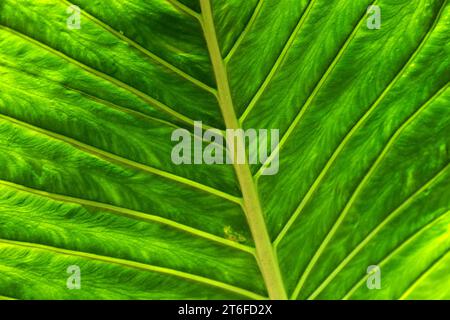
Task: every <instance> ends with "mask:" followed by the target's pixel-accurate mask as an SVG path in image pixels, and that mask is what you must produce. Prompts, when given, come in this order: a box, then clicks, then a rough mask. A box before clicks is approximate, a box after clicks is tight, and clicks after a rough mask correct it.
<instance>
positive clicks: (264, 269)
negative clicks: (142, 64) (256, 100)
mask: <svg viewBox="0 0 450 320" xmlns="http://www.w3.org/2000/svg"><path fill="white" fill-rule="evenodd" d="M200 7H201V10H202V27H203V31H204V35H205V39H206V44H207V47H208V51H209V54H210V58H211V63H212V65H213V70H214V74H215V77H216V82H217V91H218V101H219V106H220V108H221V112H222V116H223V119H224V122H225V125H226V127H227V129H233V130H238V129H242V128H241V126H240V125H239V121H238V119H237V117H236V112H235V109H234V105H233V99H232V96H231V90H230V84H229V81H228V73H227V70H226V67H225V61H224V59H223V57H222V55H221V51H220V47H219V42H218V39H217V35H216V30H215V24H214V18H213V13H212V8H211V3H210V0H200ZM239 132H240V131H239ZM237 139H239V140H240V142H241V143H235V144H234V145H237V146H239V147H240V148H241V150H233V151H234V152H235V154H234V155H233V163H234V164H233V166H234V169H235V172H236V176H237V179H238V181H239V184H240V187H241V192H242V198H243V209H244V212H245V215H246V218H247V223H248V225H249V228H250V231H251V234H252V237H253V241H254V243H255V249H256V259H257V262H258V266H259V269H260V271H261V274H262V276H263V279H264V282H265V285H266V289H267V291H268V293H269V297H270V298H271V299H276V300H282V299H283V300H284V299H287V294H286V291H285V288H284V283H283V280H282V276H281V271H280V267H279V264H278V261H277V257H276V253H275V251H274V249H273V246H272V242H271V239H270V237H269V233H268V231H267V226H266V222H265V221H264V215H263V212H262V208H261V203H260V200H259V195H258V192H257V189H256V184H255V181H254V180H253V177H252V174H251V171H250V166H249V164H248V163H247V161H246V163H245V164H237V163H236V159H237V157H236V155H237V154H238V153H241V154H245V150H244V149H243V148H244V147H243V146H244V144H243V143H242V142H243V141H244V140H243V137H242V135H240V136H239V137H238V138H237ZM235 149H237V148H235Z"/></svg>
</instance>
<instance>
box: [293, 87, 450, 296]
mask: <svg viewBox="0 0 450 320" xmlns="http://www.w3.org/2000/svg"><path fill="white" fill-rule="evenodd" d="M447 87H448V84H447V85H446V86H444V87H443V88H442V89H441V90H440V91H439V92H438V93H437V94H435V95H434V96H433V97H432V98H431V99H430V100H429V101H428V102H426V103H425V104H424V105H422V106H421V107H420V108H419V109H418V110H416V112H415V113H414V114H413V115H412V116H411V117H410V118H409V119H408V120H407V121H405V123H404V124H403V125H402V126H401V127H400V128H399V129H398V130H397V131H396V132H395V133H394V135H393V136H392V137H391V139H390V140H389V141H388V143H387V144H386V146H385V148H384V149H383V151H382V152H381V153H380V155H379V156H378V158H377V159H376V161H375V162H374V164H373V165H372V166H371V167H370V169H369V171H368V172H367V174H366V175H365V176H364V177H363V179H362V180H361V181H360V183H359V184H358V186H357V188H356V189H355V191H354V192H353V194H352V196H351V197H350V199H349V201H348V202H347V204H346V205H345V208H344V209H343V210H342V211H341V213H340V214H339V216H338V219H337V220H336V221H335V223H334V224H333V226H332V228H331V229H330V231H329V232H328V234H327V235H326V237H325V239H324V240H323V242H322V243H321V244H320V246H319V249H318V250H317V251H316V253H315V254H314V256H313V258H312V259H311V260H310V262H309V263H308V266H307V267H306V269H305V272H304V273H303V274H302V276H301V278H300V280H299V282H298V284H297V286H296V288H295V290H294V293H293V296H295V297H297V296H298V295H299V293H300V290H301V288H302V287H303V285H304V283H305V281H306V279H307V278H308V276H309V274H310V272H311V271H312V269H313V268H314V266H315V264H316V262H317V261H318V260H319V258H320V256H321V255H322V253H323V251H324V250H325V248H326V247H327V246H328V243H329V242H330V241H331V239H332V238H333V236H334V234H335V233H336V231H337V230H338V228H339V227H340V225H341V223H342V222H343V220H344V219H345V217H346V216H347V214H348V212H349V211H350V209H351V207H352V206H353V202H354V201H355V200H356V199H357V197H358V196H359V193H360V192H361V190H362V189H363V188H364V187H365V185H366V183H367V182H368V181H369V180H370V178H371V176H372V174H373V173H374V172H375V171H376V170H377V169H378V166H379V165H380V163H381V162H382V161H383V160H384V158H385V157H386V155H387V154H388V153H389V151H390V149H391V148H392V146H393V145H394V143H395V142H396V140H397V139H398V137H399V136H400V135H401V133H402V132H403V131H404V130H405V129H406V128H407V127H408V126H409V125H410V124H411V123H412V122H413V121H414V120H415V119H416V118H417V117H418V116H419V114H420V113H421V112H422V111H423V110H425V109H426V108H427V107H428V106H429V105H430V104H431V103H432V102H434V100H435V99H437V98H438V97H439V96H440V95H441V94H442V93H443V92H444V91H445V90H446V89H447Z"/></svg>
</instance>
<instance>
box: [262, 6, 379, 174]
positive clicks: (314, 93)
mask: <svg viewBox="0 0 450 320" xmlns="http://www.w3.org/2000/svg"><path fill="white" fill-rule="evenodd" d="M377 1H378V0H376V1H375V2H374V3H373V5H375V4H376V3H377ZM364 17H365V15H364V16H363V17H362V18H361V20H360V21H359V22H358V24H357V25H356V26H355V28H353V31H352V33H351V34H350V35H349V36H348V38H347V40H346V41H345V43H344V45H343V46H342V47H341V48H340V49H339V51H338V53H337V55H336V56H335V58H334V59H333V62H332V63H331V64H330V65H329V67H328V69H327V70H326V71H325V73H324V74H323V75H322V77H321V79H320V80H319V82H318V83H317V85H316V87H315V88H314V90H313V91H312V93H311V94H310V96H309V97H308V99H307V100H306V102H305V103H304V105H303V106H302V107H301V108H300V112H299V113H298V114H297V116H296V117H295V119H294V121H293V122H292V123H291V125H290V126H289V128H288V130H287V131H286V132H285V133H284V135H283V137H282V138H281V140H280V143H279V144H278V145H277V147H276V148H275V149H274V150H273V152H272V153H271V154H270V156H269V157H268V158H267V159H266V161H265V162H264V163H263V164H262V166H261V168H260V169H259V170H258V172H257V173H256V174H255V177H256V179H259V177H260V176H261V174H262V172H263V171H264V167H265V166H266V165H267V164H268V163H270V162H271V161H272V160H273V159H274V157H275V156H276V154H277V153H279V152H280V150H281V149H282V148H283V146H284V145H285V143H286V141H287V140H288V139H289V137H290V135H291V134H292V133H293V132H294V129H295V128H296V127H297V125H298V124H299V122H300V120H301V119H302V118H303V115H304V114H305V113H306V111H307V110H308V109H309V107H310V106H311V103H312V102H313V101H314V99H315V98H316V96H317V94H318V92H319V91H320V90H321V89H322V86H323V85H324V84H325V82H326V81H327V80H328V77H329V76H330V75H331V73H332V71H333V70H334V68H335V67H336V65H337V64H338V62H339V61H340V59H341V58H342V56H343V55H344V53H345V51H346V50H347V48H348V46H349V45H350V43H351V41H352V40H353V38H354V37H355V36H356V33H357V32H358V31H359V27H360V25H361V24H362V22H363V21H364Z"/></svg>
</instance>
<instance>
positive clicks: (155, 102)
mask: <svg viewBox="0 0 450 320" xmlns="http://www.w3.org/2000/svg"><path fill="white" fill-rule="evenodd" d="M0 29H3V30H5V31H7V32H9V33H11V34H14V35H15V36H17V37H20V38H22V39H24V40H26V41H28V42H31V43H33V44H34V45H36V46H39V47H41V48H42V49H44V50H46V51H48V52H50V53H52V54H54V55H56V56H58V57H60V58H62V59H64V60H66V61H68V62H70V63H72V64H74V65H76V66H77V67H79V68H80V69H83V70H85V71H87V72H88V73H91V74H93V75H94V76H97V77H99V78H102V79H104V80H106V81H108V82H110V83H112V84H114V85H116V86H117V87H119V88H121V89H123V90H126V91H128V92H130V93H132V94H134V95H135V96H137V97H138V98H140V99H141V100H142V101H144V102H145V103H148V104H150V105H152V106H154V107H156V108H158V109H159V110H161V111H163V112H166V113H167V114H170V115H171V116H173V117H175V118H177V119H178V120H180V121H182V122H184V123H187V124H189V125H190V126H194V120H192V119H191V118H189V117H187V116H185V115H183V114H181V113H179V112H177V111H175V110H173V109H171V108H170V107H168V106H167V105H165V104H164V103H162V102H161V101H159V100H156V99H155V98H153V97H150V96H149V95H147V94H146V93H144V92H142V91H140V90H138V89H136V88H134V87H132V86H130V85H128V84H126V83H124V82H122V81H120V80H118V79H115V78H113V77H111V76H109V75H107V74H105V73H103V72H100V71H98V70H96V69H94V68H91V67H89V66H87V65H85V64H83V63H81V62H79V61H77V60H75V59H73V58H71V57H69V56H67V55H65V54H64V53H62V52H60V51H58V50H56V49H54V48H51V47H49V46H47V45H45V44H44V43H42V42H39V41H37V40H35V39H33V38H30V37H28V36H27V35H25V34H23V33H20V32H18V31H17V30H13V29H11V28H9V27H7V26H4V25H0ZM205 127H206V125H205ZM208 127H209V126H208Z"/></svg>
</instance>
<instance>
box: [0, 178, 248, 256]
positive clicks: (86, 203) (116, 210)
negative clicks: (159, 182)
mask: <svg viewBox="0 0 450 320" xmlns="http://www.w3.org/2000/svg"><path fill="white" fill-rule="evenodd" d="M0 185H4V186H7V187H10V188H14V189H16V190H20V191H23V192H26V193H30V194H34V195H37V196H40V197H45V198H48V199H52V200H55V201H59V202H66V203H73V204H77V205H80V206H83V207H91V208H94V209H100V210H104V211H107V212H110V213H112V214H115V215H119V216H123V217H126V218H130V219H135V220H140V221H145V222H152V223H159V224H163V225H166V226H169V227H172V228H174V229H178V230H181V231H183V232H186V233H189V234H191V235H194V236H197V237H200V238H204V239H207V240H210V241H214V242H217V243H219V244H221V245H224V246H227V247H231V248H234V249H237V250H240V251H244V252H247V253H250V254H252V255H253V254H254V248H252V247H249V246H246V245H243V244H240V243H237V242H234V241H231V240H228V239H225V238H222V237H219V236H217V235H214V234H212V233H209V232H205V231H202V230H200V229H197V228H193V227H190V226H187V225H185V224H182V223H179V222H176V221H173V220H169V219H167V218H164V217H160V216H157V215H153V214H149V213H144V212H141V211H136V210H131V209H128V208H124V207H118V206H114V205H111V204H107V203H103V202H98V201H92V200H86V199H81V198H75V197H71V196H67V195H62V194H56V193H50V192H47V191H43V190H38V189H35V188H30V187H26V186H24V185H20V184H17V183H13V182H10V181H6V180H0Z"/></svg>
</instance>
